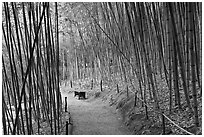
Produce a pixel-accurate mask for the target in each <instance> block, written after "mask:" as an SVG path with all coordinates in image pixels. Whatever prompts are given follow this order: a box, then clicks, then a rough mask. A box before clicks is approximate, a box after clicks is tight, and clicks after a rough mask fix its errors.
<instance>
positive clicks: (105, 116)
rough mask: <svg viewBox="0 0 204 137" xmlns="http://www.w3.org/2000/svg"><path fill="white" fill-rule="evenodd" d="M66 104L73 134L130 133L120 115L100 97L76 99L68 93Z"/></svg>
mask: <svg viewBox="0 0 204 137" xmlns="http://www.w3.org/2000/svg"><path fill="white" fill-rule="evenodd" d="M67 96H68V106H69V111H70V113H71V117H72V120H73V125H74V128H73V134H74V135H130V134H131V133H130V131H128V129H127V127H125V126H124V125H123V124H122V122H121V120H120V117H119V116H118V115H117V113H116V112H114V110H113V109H112V108H110V107H109V106H108V105H107V104H106V103H104V102H102V101H101V99H94V100H92V101H91V100H90V99H87V100H78V99H76V98H74V97H73V94H71V93H69V94H67Z"/></svg>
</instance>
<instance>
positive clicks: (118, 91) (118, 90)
mask: <svg viewBox="0 0 204 137" xmlns="http://www.w3.org/2000/svg"><path fill="white" fill-rule="evenodd" d="M119 92H120V91H119V87H118V84H117V93H119Z"/></svg>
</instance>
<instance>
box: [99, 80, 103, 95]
mask: <svg viewBox="0 0 204 137" xmlns="http://www.w3.org/2000/svg"><path fill="white" fill-rule="evenodd" d="M102 84H103V83H102V79H101V84H100V85H101V92H102V91H103V87H102Z"/></svg>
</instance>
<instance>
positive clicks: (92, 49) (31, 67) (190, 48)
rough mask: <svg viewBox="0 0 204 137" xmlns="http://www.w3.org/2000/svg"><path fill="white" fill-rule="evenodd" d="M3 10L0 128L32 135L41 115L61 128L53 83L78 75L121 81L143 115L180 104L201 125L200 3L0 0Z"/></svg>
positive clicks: (167, 110) (93, 80)
mask: <svg viewBox="0 0 204 137" xmlns="http://www.w3.org/2000/svg"><path fill="white" fill-rule="evenodd" d="M2 13H3V19H2V20H3V22H2V31H3V38H2V39H3V46H2V51H3V52H2V68H3V70H2V74H3V75H2V76H3V80H2V89H3V93H2V114H3V115H2V116H3V118H2V120H3V121H2V122H3V127H4V129H3V131H4V134H34V133H33V131H34V130H33V125H34V124H37V127H38V130H37V131H38V133H39V132H40V131H39V130H40V122H41V121H42V120H46V121H48V123H49V125H50V133H51V134H60V128H61V119H60V114H61V110H62V108H61V106H62V105H61V104H62V101H61V100H62V99H61V96H60V91H59V88H60V87H59V84H60V83H63V82H65V83H67V82H69V81H77V80H81V81H82V80H86V81H90V83H92V88H93V87H94V86H95V87H97V85H98V84H99V83H102V81H103V84H107V85H108V86H111V85H113V84H115V86H117V88H119V84H121V83H123V85H125V88H124V90H125V92H126V93H127V98H130V97H134V96H137V97H138V98H140V99H141V100H142V101H141V106H140V107H143V108H144V113H145V114H146V116H147V118H148V112H149V111H152V110H154V111H155V112H158V111H162V112H165V114H168V115H169V116H170V115H171V114H172V113H174V112H175V109H179V110H186V112H188V114H189V116H190V117H192V118H193V121H194V124H195V126H200V124H201V123H199V121H200V118H199V112H200V111H199V109H201V104H199V103H198V100H199V99H201V97H202V90H201V86H202V85H201V50H202V48H201V45H202V27H201V25H202V21H201V20H202V18H201V17H202V3H194V2H192V3H183V2H182V3H181V2H178V3H166V2H164V3H159V2H156V3H139V2H136V3H133V2H131V3H129V2H116V3H113V2H108V3H106V2H100V3H91V2H90V3H71V2H70V3H3V11H2ZM161 83H162V84H161ZM120 88H121V87H120ZM137 104H138V103H137ZM145 104H148V105H150V106H151V105H152V106H153V107H151V108H147V105H145ZM164 104H165V105H164ZM12 107H14V108H12ZM56 110H57V111H56ZM155 115H157V114H156V113H155ZM200 115H201V116H202V114H200ZM5 127H6V128H5Z"/></svg>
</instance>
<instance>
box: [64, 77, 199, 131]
mask: <svg viewBox="0 0 204 137" xmlns="http://www.w3.org/2000/svg"><path fill="white" fill-rule="evenodd" d="M74 83H75V84H74V87H75V88H78V89H77V90H86V91H87V99H85V100H78V99H77V98H74V97H73V93H72V92H69V91H70V90H69V89H70V88H69V87H70V86H61V93H62V94H64V93H65V94H67V95H68V106H69V109H70V110H69V111H70V113H71V117H72V119H73V125H74V131H73V134H76V135H79V134H80V135H91V134H92V135H98V134H101V135H107V134H109V135H118V134H123V135H128V134H136V135H161V134H162V123H161V117H160V116H159V115H158V114H156V113H155V112H154V111H153V107H151V108H148V117H149V118H148V119H146V115H145V112H144V109H143V108H144V107H141V101H137V106H136V107H135V106H134V101H135V98H134V93H133V92H129V97H128V98H127V95H126V89H125V85H120V86H119V89H120V91H119V93H117V89H116V88H115V86H113V85H107V84H105V83H103V92H101V91H100V85H95V88H94V89H93V90H90V81H88V80H86V81H80V82H79V81H75V82H74ZM186 113H187V111H181V112H179V113H178V112H177V111H176V110H175V112H172V114H171V116H170V115H168V116H170V118H171V119H173V120H174V121H176V123H177V124H179V125H181V126H182V127H183V128H184V129H186V130H188V131H190V132H191V133H193V134H202V127H199V128H196V129H195V128H194V127H193V126H191V125H192V124H191V123H192V122H190V121H192V120H191V119H192V118H190V117H188V115H187V114H186ZM186 116H187V117H186ZM201 116H202V115H201ZM177 120H179V121H177ZM178 122H179V123H178ZM165 126H166V127H165V128H166V131H165V134H171V135H178V134H185V133H184V132H181V131H180V130H179V129H177V128H175V127H174V126H172V124H171V123H169V122H168V121H167V122H166V125H165ZM185 127H186V128H185ZM127 128H128V130H129V131H128V130H127Z"/></svg>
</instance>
